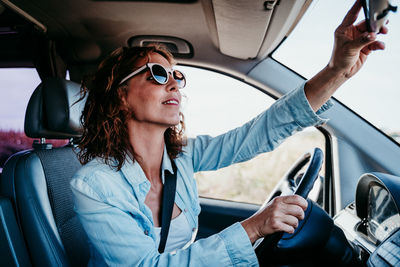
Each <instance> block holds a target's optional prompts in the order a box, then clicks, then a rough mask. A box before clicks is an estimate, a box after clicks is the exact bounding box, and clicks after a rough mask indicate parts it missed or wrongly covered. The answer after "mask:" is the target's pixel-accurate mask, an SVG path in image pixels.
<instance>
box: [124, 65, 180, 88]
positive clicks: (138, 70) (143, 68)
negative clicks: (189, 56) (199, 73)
mask: <svg viewBox="0 0 400 267" xmlns="http://www.w3.org/2000/svg"><path fill="white" fill-rule="evenodd" d="M155 65H158V66H161V67H162V68H164V69H165V70H166V71H167V80H166V81H165V82H164V83H160V82H159V81H158V80H157V79H155V78H154V76H155V75H154V74H153V70H152V69H151V68H152V67H153V66H155ZM146 68H149V70H150V73H151V76H152V77H153V78H154V79H155V81H156V82H157V83H159V84H166V83H167V82H168V81H169V75H170V74H171V75H172V77H174V74H173V71H174V69H171V68H166V67H164V66H163V65H161V64H159V63H146V64H144V65H143V66H141V67H140V68H138V69H137V70H135V71H134V72H132V73H130V74H129V75H128V76H126V77H125V78H123V79H122V80H121V81H120V82H119V85H121V84H123V83H124V82H126V81H127V80H129V79H130V78H132V77H133V76H135V75H137V74H139V73H140V72H141V71H143V70H145V69H146ZM179 72H180V73H181V74H182V76H183V80H185V85H186V77H185V74H183V72H181V71H179ZM174 79H175V78H174ZM183 87H185V86H183ZM183 87H180V89H181V88H183Z"/></svg>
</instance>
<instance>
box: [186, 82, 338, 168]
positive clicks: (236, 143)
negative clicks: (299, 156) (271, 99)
mask: <svg viewBox="0 0 400 267" xmlns="http://www.w3.org/2000/svg"><path fill="white" fill-rule="evenodd" d="M331 106H332V103H331V101H330V100H329V101H328V102H327V103H325V104H324V105H323V106H322V107H321V109H319V110H318V111H317V112H314V111H313V110H312V108H311V106H310V104H309V102H308V100H307V98H306V96H305V93H304V84H302V85H301V86H300V87H299V88H297V89H295V90H293V91H291V92H289V93H288V94H286V95H285V96H283V97H281V98H280V99H279V100H277V101H276V102H275V103H274V104H273V105H272V106H271V107H270V108H269V109H267V110H266V111H264V112H263V113H261V114H260V115H258V116H257V117H255V118H254V119H252V120H251V121H249V122H247V123H246V124H244V125H243V126H241V127H238V128H236V129H233V130H231V131H229V132H227V133H225V134H222V135H219V136H216V137H211V136H207V135H202V136H198V137H197V138H195V139H189V140H188V146H187V150H188V154H191V156H192V161H193V168H194V171H203V170H215V169H219V168H223V167H226V166H229V165H231V164H233V163H237V162H242V161H246V160H249V159H251V158H253V157H255V156H256V155H258V154H259V153H263V152H267V151H271V150H273V149H274V148H275V147H277V146H278V145H279V144H280V143H281V142H282V141H283V140H285V139H286V138H287V137H289V136H291V135H292V134H293V133H295V132H298V131H301V130H303V129H304V128H306V127H309V126H316V125H321V124H323V123H325V122H326V121H327V119H325V118H323V117H322V116H321V115H322V114H323V112H324V111H326V110H327V109H329V108H330V107H331Z"/></svg>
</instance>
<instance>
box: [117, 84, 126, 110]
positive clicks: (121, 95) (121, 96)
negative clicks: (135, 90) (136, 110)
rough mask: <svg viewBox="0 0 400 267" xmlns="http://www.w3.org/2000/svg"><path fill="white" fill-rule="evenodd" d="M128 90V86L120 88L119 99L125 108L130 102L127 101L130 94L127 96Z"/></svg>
mask: <svg viewBox="0 0 400 267" xmlns="http://www.w3.org/2000/svg"><path fill="white" fill-rule="evenodd" d="M127 90H128V86H127V85H122V86H120V87H119V88H118V97H119V99H121V104H122V105H123V106H124V107H127V106H128V101H127V99H126V98H127V96H128V94H127Z"/></svg>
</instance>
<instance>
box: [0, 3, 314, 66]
mask: <svg viewBox="0 0 400 267" xmlns="http://www.w3.org/2000/svg"><path fill="white" fill-rule="evenodd" d="M1 2H2V3H3V5H4V6H7V7H9V8H12V9H13V10H14V11H15V10H17V9H20V10H19V13H20V14H21V13H22V14H23V15H24V16H25V18H26V17H28V20H30V21H31V22H32V21H34V24H35V25H36V28H38V29H39V30H40V31H42V32H46V34H47V36H48V37H49V38H50V39H52V40H55V41H56V42H57V43H58V45H59V46H62V47H64V50H66V51H67V55H68V57H69V58H68V60H70V61H71V60H72V61H75V62H80V63H85V62H93V61H98V60H99V59H100V58H101V57H103V56H104V55H106V54H108V53H109V52H110V51H112V50H113V49H115V48H117V47H119V46H121V45H127V42H128V40H129V39H130V38H131V37H133V36H141V35H154V36H160V35H161V36H165V35H167V36H172V37H177V38H181V39H184V40H186V41H187V42H189V43H190V44H191V46H192V47H193V50H194V54H193V58H191V59H179V58H178V62H179V63H186V64H191V65H198V66H204V67H208V68H214V67H215V68H216V69H219V70H220V71H224V70H226V72H228V73H229V72H230V73H232V72H238V73H239V74H240V73H241V74H243V73H247V72H248V71H249V70H250V69H251V68H252V67H253V66H254V65H256V64H257V63H258V62H259V61H260V60H261V59H263V58H265V57H266V56H267V55H268V54H269V53H270V52H271V51H272V50H273V49H274V48H275V47H276V46H277V45H278V44H279V43H280V42H281V41H282V40H283V39H284V37H285V36H287V35H288V34H289V33H290V32H291V30H292V29H293V27H294V26H295V25H296V24H297V22H298V20H299V19H300V18H301V16H302V15H303V14H304V12H305V11H306V9H307V8H308V7H309V5H310V3H311V0H301V1H260V0H253V1H248V0H235V1H231V0H200V1H196V0H186V1H185V0H180V1H179V0H175V1H161V2H160V1H99V0H97V1H95V0H92V1H89V0H68V1H55V0H35V1H31V0H12V1H9V0H1ZM267 5H268V8H267V7H266V6H267ZM268 9H270V10H268ZM21 10H22V12H21Z"/></svg>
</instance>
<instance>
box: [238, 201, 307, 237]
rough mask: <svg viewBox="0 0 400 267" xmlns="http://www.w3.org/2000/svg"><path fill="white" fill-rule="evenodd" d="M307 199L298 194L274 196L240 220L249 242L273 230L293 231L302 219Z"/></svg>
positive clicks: (271, 232) (273, 231)
mask: <svg viewBox="0 0 400 267" xmlns="http://www.w3.org/2000/svg"><path fill="white" fill-rule="evenodd" d="M306 209H307V201H306V200H305V199H304V198H302V197H300V196H298V195H292V196H283V197H276V198H274V199H273V200H271V201H270V202H269V203H268V204H267V205H266V206H265V207H264V208H263V209H261V210H260V211H258V212H257V213H255V214H254V215H253V216H251V217H250V218H248V219H246V220H244V221H243V222H242V226H243V228H244V229H245V230H246V232H247V234H248V236H249V238H250V241H251V243H254V242H255V241H256V240H257V239H259V238H261V237H264V236H266V235H270V234H273V233H275V232H287V233H293V232H294V230H295V229H296V228H297V226H298V223H299V220H302V219H304V211H305V210H306Z"/></svg>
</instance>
